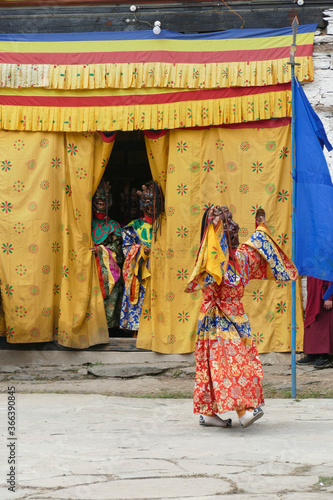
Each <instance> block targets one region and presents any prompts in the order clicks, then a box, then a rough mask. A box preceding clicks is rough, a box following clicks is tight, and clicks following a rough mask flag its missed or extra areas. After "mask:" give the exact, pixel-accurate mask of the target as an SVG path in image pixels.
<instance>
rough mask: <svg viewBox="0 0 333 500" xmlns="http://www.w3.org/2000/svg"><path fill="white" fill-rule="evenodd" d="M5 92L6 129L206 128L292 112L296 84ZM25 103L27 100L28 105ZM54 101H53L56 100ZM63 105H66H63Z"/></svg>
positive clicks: (1, 114)
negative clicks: (147, 90) (101, 91)
mask: <svg viewBox="0 0 333 500" xmlns="http://www.w3.org/2000/svg"><path fill="white" fill-rule="evenodd" d="M45 93H46V91H45V92H44V95H43V96H34V95H26V96H22V95H20V94H19V93H18V91H16V94H14V91H12V94H11V95H6V96H3V98H2V102H4V101H5V102H6V104H5V105H2V106H1V107H0V124H1V127H2V128H3V129H6V130H32V131H39V130H40V131H50V132H51V131H76V132H81V131H87V130H88V131H95V130H108V131H114V130H123V131H128V130H163V129H175V128H182V127H206V126H217V125H224V124H233V123H244V122H248V121H256V120H267V119H270V118H283V117H290V116H291V88H290V84H283V85H276V86H271V87H270V88H267V87H254V88H245V89H238V90H237V89H227V90H223V89H221V90H211V91H207V90H202V91H182V92H175V91H173V92H164V93H150V94H148V95H147V94H144V93H141V94H139V93H137V94H135V95H133V94H131V93H126V92H124V91H123V92H120V93H116V92H114V93H113V95H112V96H107V95H103V96H102V97H101V96H100V95H99V94H98V95H96V96H94V97H91V96H90V97H89V95H87V94H86V95H84V96H83V95H80V97H76V94H77V93H75V92H72V93H71V94H72V97H69V96H68V94H69V93H68V92H67V93H66V94H67V95H66V97H65V96H62V93H59V92H57V93H53V94H52V96H49V95H47V96H46V95H45ZM24 102H25V103H26V104H24ZM52 104H53V105H52ZM61 104H62V105H61Z"/></svg>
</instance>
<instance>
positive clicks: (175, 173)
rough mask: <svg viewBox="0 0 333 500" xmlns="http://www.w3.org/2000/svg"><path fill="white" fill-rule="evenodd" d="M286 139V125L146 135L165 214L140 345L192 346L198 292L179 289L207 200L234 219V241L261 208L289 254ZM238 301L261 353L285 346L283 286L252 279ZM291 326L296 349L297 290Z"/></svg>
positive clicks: (287, 304)
mask: <svg viewBox="0 0 333 500" xmlns="http://www.w3.org/2000/svg"><path fill="white" fill-rule="evenodd" d="M270 124H271V125H272V124H273V122H272V121H271V122H270ZM290 137H291V135H290V124H289V123H288V124H283V125H282V124H276V123H275V126H274V127H271V128H258V125H257V127H255V126H254V124H253V125H252V128H245V127H244V128H233V129H232V128H208V129H203V130H172V131H168V132H166V133H165V134H164V135H161V134H155V136H154V134H148V136H146V146H147V152H148V157H149V161H150V165H151V169H152V172H153V177H154V179H156V180H158V181H159V182H160V183H161V184H162V187H163V189H164V192H165V218H164V220H163V223H162V230H161V234H160V235H158V237H157V241H156V242H153V244H152V252H151V259H150V266H151V274H152V278H151V295H150V296H149V295H147V297H146V299H145V302H144V305H143V313H142V316H141V320H140V330H139V335H138V341H137V346H138V347H139V348H144V349H151V350H153V351H157V352H162V353H185V352H191V351H193V349H194V342H195V337H196V330H197V324H196V323H197V316H198V310H199V307H200V300H201V297H200V293H199V292H197V293H193V294H186V293H184V288H185V285H186V282H187V280H188V278H189V276H190V274H191V271H192V269H193V267H194V262H195V257H196V253H197V249H198V245H199V238H200V225H201V217H202V214H203V211H204V209H205V208H206V207H207V206H208V204H209V203H213V204H227V205H228V206H229V207H230V209H231V211H232V213H233V215H234V219H235V220H236V221H237V222H238V223H239V224H240V241H241V242H242V241H246V240H247V239H248V237H249V235H250V234H251V233H252V232H253V231H254V229H255V227H254V214H255V212H256V210H257V208H258V207H263V208H264V209H265V211H266V217H267V221H268V225H269V227H270V229H271V231H272V232H273V234H274V235H275V237H276V238H277V240H278V242H279V244H280V245H281V247H282V249H283V250H284V251H285V252H286V254H287V255H288V256H290V255H291V185H292V182H291V175H290V168H291V163H290ZM244 306H245V310H246V311H247V312H248V314H249V317H250V321H251V326H252V335H253V337H254V339H255V341H256V343H257V345H258V349H259V351H260V352H270V351H280V352H282V351H288V350H290V338H291V328H290V325H291V285H290V284H285V283H275V282H270V281H266V282H265V281H259V280H255V281H252V282H251V283H250V285H249V286H248V287H247V289H246V295H245V297H244ZM297 329H298V330H297V349H301V348H302V336H303V316H302V309H301V301H300V295H299V294H298V297H297Z"/></svg>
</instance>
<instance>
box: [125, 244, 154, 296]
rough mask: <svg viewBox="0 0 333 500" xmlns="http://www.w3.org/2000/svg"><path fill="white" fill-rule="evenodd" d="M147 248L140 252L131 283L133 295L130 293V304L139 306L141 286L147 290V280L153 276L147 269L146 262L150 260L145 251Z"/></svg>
mask: <svg viewBox="0 0 333 500" xmlns="http://www.w3.org/2000/svg"><path fill="white" fill-rule="evenodd" d="M145 248H146V247H141V248H140V252H138V257H137V259H136V263H135V266H134V276H133V280H132V283H131V293H130V303H131V304H137V303H138V300H139V292H140V284H141V285H142V286H143V287H144V288H146V284H147V283H146V282H147V279H148V278H150V276H151V274H150V272H149V270H148V268H147V265H146V262H147V260H148V259H149V254H148V255H147V254H146V253H145V251H144V249H145Z"/></svg>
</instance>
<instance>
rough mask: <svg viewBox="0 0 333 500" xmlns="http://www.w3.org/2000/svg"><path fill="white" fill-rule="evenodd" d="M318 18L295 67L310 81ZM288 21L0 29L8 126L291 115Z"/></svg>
mask: <svg viewBox="0 0 333 500" xmlns="http://www.w3.org/2000/svg"><path fill="white" fill-rule="evenodd" d="M315 29H316V25H314V24H313V25H312V24H311V25H304V26H299V28H298V34H297V40H296V43H297V51H296V56H297V57H296V61H297V62H299V63H300V66H296V74H297V76H298V79H299V80H300V81H311V80H312V79H313V64H312V50H313V38H314V32H315ZM291 44H292V29H291V27H289V28H283V29H273V30H266V29H259V30H246V29H245V30H241V29H236V30H229V31H224V32H216V33H204V34H199V35H182V34H180V33H174V32H170V31H166V30H162V32H161V33H160V34H159V35H154V34H153V32H152V31H151V30H150V31H130V32H129V31H126V32H110V33H47V34H21V35H6V34H2V35H0V106H1V117H0V119H1V121H0V126H1V127H2V128H3V129H7V130H32V131H36V130H44V131H69V130H71V131H72V132H74V131H89V130H110V131H111V130H135V129H143V130H147V129H154V130H162V129H166V128H168V129H173V128H180V127H196V126H207V125H208V126H209V125H222V124H229V123H243V122H246V121H255V120H261V119H268V118H280V117H286V116H290V112H291V109H290V102H291V94H290V79H291V75H290V65H289V64H288V61H289V55H290V45H291Z"/></svg>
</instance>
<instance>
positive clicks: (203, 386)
mask: <svg viewBox="0 0 333 500" xmlns="http://www.w3.org/2000/svg"><path fill="white" fill-rule="evenodd" d="M264 220H265V217H263V218H261V217H259V216H258V218H257V222H258V223H259V224H258V227H257V230H256V231H255V233H254V234H253V235H252V236H251V237H250V239H249V240H248V241H247V242H246V243H244V244H242V245H239V241H238V231H239V226H238V224H237V223H236V222H235V221H234V220H233V219H232V215H231V213H230V211H229V209H228V207H219V206H216V207H211V208H210V209H209V210H207V211H206V212H205V215H204V217H203V222H202V236H201V244H200V249H199V252H198V256H197V260H196V265H195V269H194V271H193V273H192V276H191V278H190V280H189V284H188V285H187V287H186V290H185V291H186V292H189V293H191V292H193V291H196V290H198V289H202V290H203V302H202V305H201V309H200V313H199V320H198V334H197V341H196V348H195V359H196V377H195V390H194V413H199V414H200V418H199V423H200V424H202V425H214V426H220V427H231V425H232V422H231V419H227V420H223V419H222V414H223V413H225V412H228V411H233V410H235V411H236V412H237V415H238V418H239V420H240V424H241V426H242V427H248V426H249V425H251V424H252V423H253V422H255V421H256V420H257V419H259V418H260V417H262V416H263V411H262V409H261V408H260V405H263V404H264V398H263V393H262V386H261V380H262V378H263V372H262V367H261V363H260V359H259V355H258V351H257V348H256V345H255V343H254V341H253V339H252V337H251V328H250V323H249V320H248V317H247V315H246V313H245V311H244V308H243V304H242V302H241V299H242V297H243V295H244V288H245V286H246V285H247V284H248V283H249V280H250V279H275V280H277V281H289V280H295V279H296V278H297V276H298V274H297V270H296V268H295V266H294V265H293V263H292V262H291V261H290V260H289V259H288V257H287V256H286V255H285V254H284V253H283V251H282V250H281V249H280V248H279V246H278V245H277V244H276V242H275V241H274V239H273V237H272V235H271V233H270V232H269V230H268V229H267V227H266V225H265V224H264V223H263V221H264Z"/></svg>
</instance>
